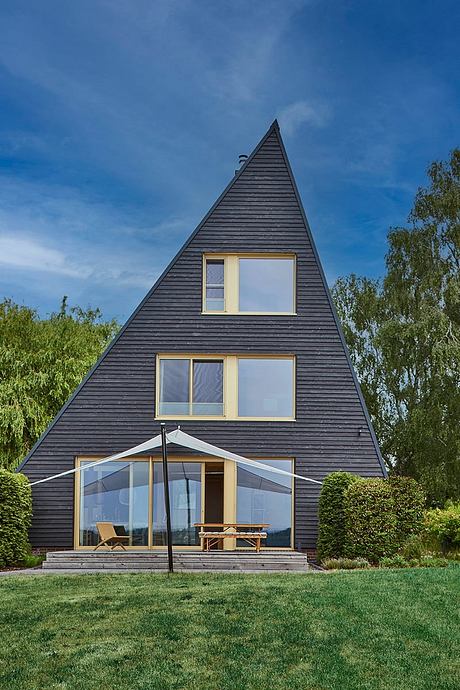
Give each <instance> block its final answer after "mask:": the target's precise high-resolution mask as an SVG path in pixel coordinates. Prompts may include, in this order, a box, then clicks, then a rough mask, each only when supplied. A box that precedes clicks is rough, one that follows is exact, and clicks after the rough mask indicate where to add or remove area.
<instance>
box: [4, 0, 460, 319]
mask: <svg viewBox="0 0 460 690" xmlns="http://www.w3.org/2000/svg"><path fill="white" fill-rule="evenodd" d="M459 21H460V6H459V3H458V1H457V0H441V1H440V2H439V1H438V2H426V1H424V0H417V1H415V0H406V2H401V1H399V0H398V1H395V0H386V1H384V2H383V1H382V2H380V1H378V0H362V1H352V0H350V1H347V0H343V1H340V2H339V1H337V0H336V1H335V2H332V1H327V0H323V1H321V0H306V1H302V0H278V1H277V2H271V0H262V1H261V2H258V1H257V0H252V1H251V2H247V0H243V1H240V0H233V1H232V2H230V1H225V2H224V1H223V0H219V1H216V0H210V1H208V0H191V1H189V0H181V1H178V2H176V1H175V0H168V1H167V2H163V1H162V0H155V1H154V2H153V1H152V0H91V1H89V0H78V2H70V1H68V0H56V1H52V0H41V1H40V2H36V3H31V2H30V1H29V0H27V1H26V2H23V1H22V0H14V1H11V2H10V1H9V0H0V99H1V102H0V129H1V135H0V296H7V297H12V298H13V299H14V300H16V301H18V302H20V303H25V304H27V305H30V306H34V307H36V308H37V309H38V310H39V311H40V313H42V314H46V313H48V312H49V311H51V310H53V309H56V308H57V307H58V305H59V302H60V299H61V297H62V295H64V294H67V295H68V296H69V300H70V302H71V303H77V304H80V305H82V306H87V305H91V306H93V307H95V306H99V307H101V308H102V310H103V312H104V315H106V316H107V317H111V316H115V317H117V318H118V319H120V320H124V319H125V318H127V316H128V315H129V314H130V312H131V311H132V309H133V308H134V307H135V306H136V304H137V303H138V302H139V301H140V299H141V298H142V297H143V295H144V294H145V292H146V291H147V289H148V288H149V287H150V285H151V284H152V283H153V282H154V280H155V278H156V277H157V276H158V275H159V274H160V273H161V271H162V269H163V268H164V266H165V265H166V264H167V263H168V261H169V260H170V259H171V258H172V257H173V256H174V254H175V253H176V251H177V250H178V249H179V247H180V246H181V245H182V243H183V242H184V240H185V239H186V238H187V236H188V235H189V234H190V233H191V232H192V231H193V229H194V227H195V226H196V225H197V223H198V222H199V221H200V219H201V217H202V216H203V215H204V214H205V213H206V211H207V210H208V208H209V207H210V205H211V204H212V203H213V201H214V200H215V198H216V197H217V196H218V195H219V194H220V192H221V191H222V189H223V188H224V186H225V185H226V184H227V183H228V181H229V180H230V178H231V177H232V175H233V172H234V170H235V168H236V167H237V159H238V154H239V153H249V152H250V151H251V149H252V148H253V147H254V146H255V145H256V143H257V142H258V140H259V139H260V138H261V136H262V135H263V134H264V132H265V131H266V129H267V128H268V126H269V125H270V123H271V122H272V120H273V119H274V118H275V117H277V118H278V119H279V122H280V126H281V131H282V134H283V137H284V141H285V144H286V148H287V151H288V155H289V157H290V160H291V163H292V166H293V169H294V174H295V175H296V178H297V182H298V185H299V188H300V192H301V195H302V198H303V201H304V205H305V208H306V212H307V216H308V218H309V220H310V224H311V226H312V230H313V233H314V236H315V239H316V242H317V245H318V248H319V251H320V255H321V258H322V261H323V265H324V268H325V271H326V274H327V277H328V280H329V282H330V283H332V282H333V281H334V280H335V278H336V277H337V276H339V275H345V274H348V273H350V272H355V273H358V274H365V275H370V276H377V275H380V274H381V273H382V271H383V267H384V255H385V251H386V233H387V230H388V228H389V227H390V226H392V225H398V224H402V223H404V221H405V219H406V217H407V214H408V212H409V210H410V207H411V204H412V199H413V196H414V193H415V191H416V189H417V187H418V186H419V185H422V184H424V183H425V180H426V176H425V170H426V167H427V165H428V163H429V162H430V161H431V160H434V159H445V158H447V156H448V155H449V151H450V150H451V149H452V148H453V147H454V146H458V145H460V141H459V132H460V80H459V74H460V57H459V54H460V49H459V43H460V42H459V40H458V27H459Z"/></svg>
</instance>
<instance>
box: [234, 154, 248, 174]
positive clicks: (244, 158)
mask: <svg viewBox="0 0 460 690" xmlns="http://www.w3.org/2000/svg"><path fill="white" fill-rule="evenodd" d="M247 159H248V155H247V153H240V155H239V156H238V165H239V166H240V167H239V168H238V170H235V175H237V174H238V173H239V171H240V170H241V166H242V165H244V164H245V163H246V161H247Z"/></svg>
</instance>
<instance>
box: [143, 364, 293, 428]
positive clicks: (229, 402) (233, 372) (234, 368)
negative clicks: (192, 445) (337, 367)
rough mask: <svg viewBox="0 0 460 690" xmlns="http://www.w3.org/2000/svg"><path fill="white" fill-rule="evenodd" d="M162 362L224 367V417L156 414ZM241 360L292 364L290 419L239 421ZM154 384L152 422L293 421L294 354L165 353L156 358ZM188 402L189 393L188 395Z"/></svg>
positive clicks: (263, 418)
mask: <svg viewBox="0 0 460 690" xmlns="http://www.w3.org/2000/svg"><path fill="white" fill-rule="evenodd" d="M164 359H188V360H190V361H191V362H192V361H193V360H194V359H204V360H208V359H216V360H222V361H223V363H224V367H223V369H224V374H223V375H224V380H223V414H222V415H193V414H190V415H164V414H159V410H160V362H161V360H164ZM240 359H275V360H280V359H283V360H284V359H289V360H291V361H292V416H289V417H268V416H266V417H260V416H258V417H241V416H239V415H238V361H239V360H240ZM189 376H190V382H189V386H191V385H192V383H193V379H192V376H193V374H192V366H191V367H190V374H189ZM155 378H156V383H155V419H160V420H181V419H184V420H185V419H206V420H216V421H222V420H227V421H242V422H257V421H259V422H293V421H295V418H296V357H295V355H293V354H288V355H274V354H257V355H254V354H251V353H238V354H215V353H213V354H207V353H197V354H193V355H190V354H177V353H165V354H158V355H157V357H156V376H155ZM190 400H192V398H191V393H190Z"/></svg>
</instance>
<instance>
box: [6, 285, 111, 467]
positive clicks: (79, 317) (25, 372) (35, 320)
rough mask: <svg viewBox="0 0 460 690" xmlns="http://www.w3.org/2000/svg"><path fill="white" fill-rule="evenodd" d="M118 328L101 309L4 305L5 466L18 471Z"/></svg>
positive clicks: (7, 303) (63, 303)
mask: <svg viewBox="0 0 460 690" xmlns="http://www.w3.org/2000/svg"><path fill="white" fill-rule="evenodd" d="M117 330H118V324H117V323H116V322H115V321H109V322H103V321H102V320H101V313H100V311H99V310H98V309H94V310H92V309H88V310H86V311H85V310H83V309H81V308H80V307H72V308H70V309H69V308H68V306H67V298H66V297H64V298H63V300H62V304H61V308H60V310H59V311H58V312H57V313H53V314H51V316H50V317H49V318H46V319H41V318H40V317H39V316H38V314H37V312H36V311H34V310H33V309H30V308H29V307H25V306H20V305H18V304H15V303H14V302H12V301H11V300H8V299H7V300H5V301H3V302H1V303H0V467H4V468H6V469H14V468H15V467H17V465H18V464H19V462H20V461H21V460H22V458H23V457H24V456H25V455H26V454H27V452H28V451H29V450H30V448H31V447H32V445H33V444H34V443H35V441H36V440H37V438H38V437H39V436H40V434H42V432H43V431H44V430H45V429H46V427H47V425H48V424H49V423H50V421H51V420H52V419H53V417H54V416H55V415H56V414H57V412H58V411H59V410H60V408H61V407H62V405H63V404H64V403H65V402H66V400H67V398H68V397H69V396H70V394H71V393H72V392H73V390H74V389H75V388H76V387H77V386H78V384H79V383H80V381H81V380H82V378H83V377H84V376H85V374H86V373H87V372H88V370H89V369H90V368H91V366H92V365H93V364H94V362H95V361H96V360H97V358H98V357H99V355H100V354H101V353H102V352H103V350H104V349H105V347H106V346H107V344H108V343H109V341H110V340H111V339H112V337H113V336H114V335H115V333H116V331H117Z"/></svg>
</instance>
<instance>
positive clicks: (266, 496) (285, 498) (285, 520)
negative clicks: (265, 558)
mask: <svg viewBox="0 0 460 690" xmlns="http://www.w3.org/2000/svg"><path fill="white" fill-rule="evenodd" d="M263 463H264V464H265V465H270V466H271V467H278V468H279V469H282V470H286V471H287V472H291V471H292V462H291V461H290V460H263ZM237 521H238V522H242V523H252V524H255V523H268V524H269V527H267V528H264V529H265V531H266V532H267V539H266V540H265V541H264V542H263V544H264V546H272V547H273V546H277V547H290V546H291V529H292V525H291V523H292V479H291V477H287V476H283V475H280V474H275V473H273V472H269V471H267V470H261V469H259V468H252V467H241V466H238V470H237ZM238 545H239V546H244V545H245V544H244V542H241V543H239V544H238Z"/></svg>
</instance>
